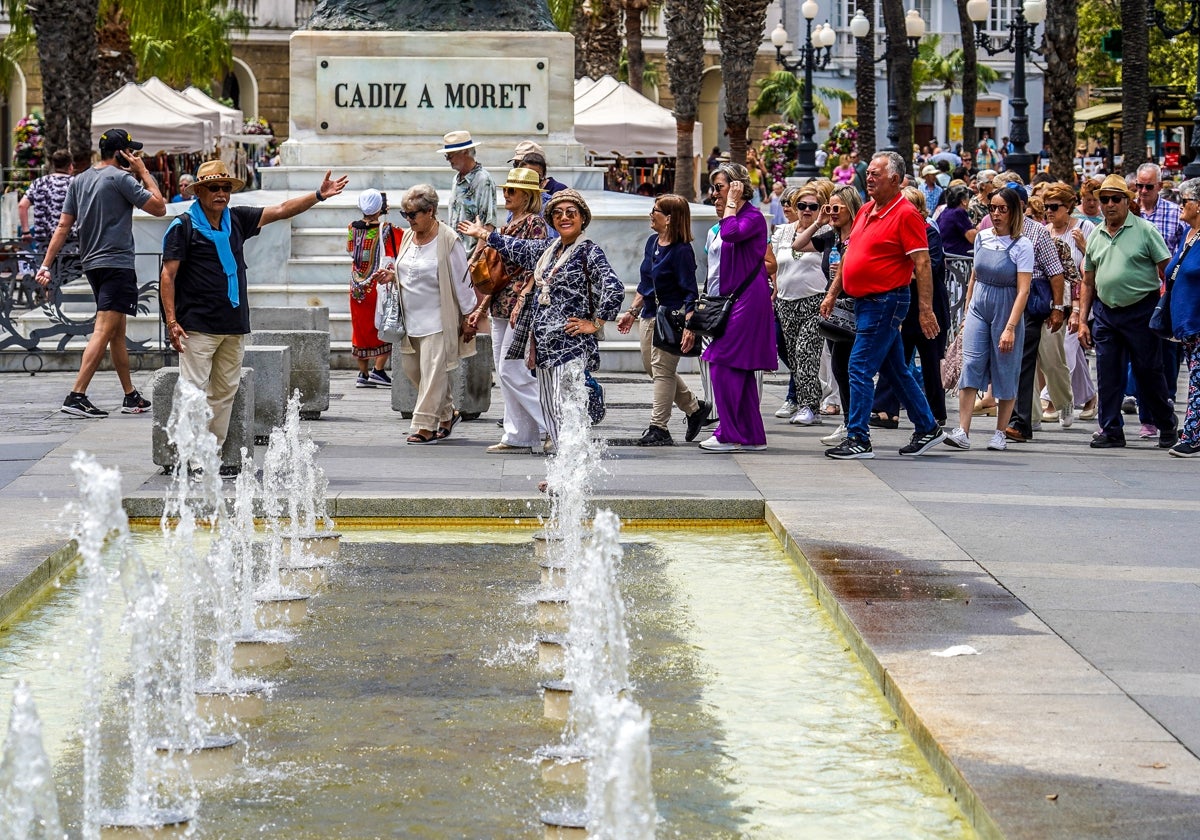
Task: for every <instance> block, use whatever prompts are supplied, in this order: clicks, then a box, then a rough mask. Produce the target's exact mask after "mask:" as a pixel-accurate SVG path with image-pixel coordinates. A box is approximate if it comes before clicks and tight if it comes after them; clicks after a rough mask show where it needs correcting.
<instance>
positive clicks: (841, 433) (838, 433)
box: [821, 423, 848, 446]
mask: <svg viewBox="0 0 1200 840" xmlns="http://www.w3.org/2000/svg"><path fill="white" fill-rule="evenodd" d="M847 434H848V430H847V429H846V425H845V424H844V423H843V424H841V425H839V426H838V427H837V428H836V429H834V430H833V433H832V434H828V435H825V437H823V438H821V443H823V444H825V445H826V446H837V445H838V444H839V443H841V442H842V441H844V440H845V439H846V435H847Z"/></svg>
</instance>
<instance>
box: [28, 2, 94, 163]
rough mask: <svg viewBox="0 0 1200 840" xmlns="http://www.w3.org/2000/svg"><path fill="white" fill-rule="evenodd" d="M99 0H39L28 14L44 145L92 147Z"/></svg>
mask: <svg viewBox="0 0 1200 840" xmlns="http://www.w3.org/2000/svg"><path fill="white" fill-rule="evenodd" d="M98 6H99V2H98V0H40V2H38V3H36V4H34V5H31V6H29V7H28V9H29V17H30V20H31V21H32V22H33V28H34V31H35V32H36V33H37V41H38V65H39V69H40V70H41V74H42V105H43V107H44V109H45V117H46V148H48V149H70V150H71V155H72V156H73V157H75V158H77V159H78V158H80V157H85V156H87V155H89V154H90V152H91V149H92V102H93V101H94V100H93V99H92V81H93V80H94V79H95V77H96V15H97V14H98Z"/></svg>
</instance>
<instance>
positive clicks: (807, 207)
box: [792, 201, 821, 213]
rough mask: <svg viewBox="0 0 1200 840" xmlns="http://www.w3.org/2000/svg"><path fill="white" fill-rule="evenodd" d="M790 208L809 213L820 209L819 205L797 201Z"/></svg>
mask: <svg viewBox="0 0 1200 840" xmlns="http://www.w3.org/2000/svg"><path fill="white" fill-rule="evenodd" d="M792 207H794V208H795V209H797V210H808V211H809V212H810V213H811V212H813V211H816V210H820V209H821V205H820V204H812V203H810V202H807V201H806V202H803V203H801V202H799V201H797V202H796V203H795V204H793V205H792Z"/></svg>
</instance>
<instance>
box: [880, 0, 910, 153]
mask: <svg viewBox="0 0 1200 840" xmlns="http://www.w3.org/2000/svg"><path fill="white" fill-rule="evenodd" d="M882 2H883V25H884V29H886V30H887V39H888V44H889V46H888V53H887V55H888V58H887V66H888V75H889V76H890V77H891V83H892V85H894V87H893V88H892V90H893V91H895V100H896V126H897V130H898V132H899V139H898V140H897V141H896V146H897V148H898V149H899V151H900V156H901V157H902V158H904V160H905V161H908V165H909V167H911V166H912V147H913V139H912V138H913V127H912V125H913V117H912V111H913V108H912V101H913V98H912V91H913V78H912V65H913V56H912V53H910V52H909V50H908V36H907V33H906V31H905V28H904V0H882Z"/></svg>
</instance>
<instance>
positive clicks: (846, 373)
mask: <svg viewBox="0 0 1200 840" xmlns="http://www.w3.org/2000/svg"><path fill="white" fill-rule="evenodd" d="M828 343H829V367H830V368H832V369H833V380H834V381H835V382H837V386H838V393H840V394H841V395H842V423H849V422H850V351H851V350H853V349H854V342H853V341H830V342H828Z"/></svg>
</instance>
